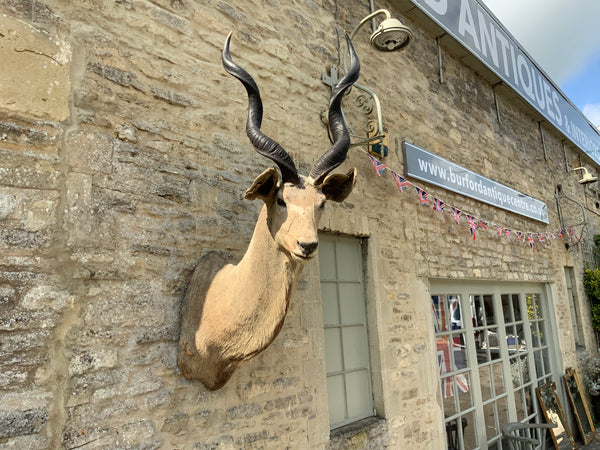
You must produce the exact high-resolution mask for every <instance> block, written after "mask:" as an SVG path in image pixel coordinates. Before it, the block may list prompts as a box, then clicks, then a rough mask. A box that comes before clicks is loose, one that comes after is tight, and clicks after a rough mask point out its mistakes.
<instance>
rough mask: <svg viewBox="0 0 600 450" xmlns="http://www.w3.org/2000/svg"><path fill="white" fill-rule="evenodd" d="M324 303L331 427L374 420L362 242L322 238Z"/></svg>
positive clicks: (322, 288) (340, 238)
mask: <svg viewBox="0 0 600 450" xmlns="http://www.w3.org/2000/svg"><path fill="white" fill-rule="evenodd" d="M319 246H320V249H319V266H320V272H321V299H322V308H323V326H324V327H325V363H326V367H327V396H328V403H329V424H330V427H331V428H332V429H333V428H338V427H340V426H343V425H346V424H349V423H351V422H354V421H357V420H360V419H364V418H365V417H369V416H372V415H373V414H374V410H373V394H372V384H371V367H370V356H369V344H368V336H367V318H366V310H365V299H364V282H363V271H362V251H361V241H360V240H359V239H354V238H347V237H340V236H329V235H322V236H321V237H320V243H319Z"/></svg>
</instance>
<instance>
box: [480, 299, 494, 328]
mask: <svg viewBox="0 0 600 450" xmlns="http://www.w3.org/2000/svg"><path fill="white" fill-rule="evenodd" d="M483 309H484V312H485V324H486V325H495V324H496V316H495V315H494V304H493V300H492V296H491V295H484V296H483Z"/></svg>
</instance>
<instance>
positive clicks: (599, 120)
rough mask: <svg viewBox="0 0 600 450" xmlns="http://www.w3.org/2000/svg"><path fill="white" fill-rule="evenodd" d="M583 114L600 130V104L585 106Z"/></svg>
mask: <svg viewBox="0 0 600 450" xmlns="http://www.w3.org/2000/svg"><path fill="white" fill-rule="evenodd" d="M582 112H583V114H584V115H585V116H586V117H587V118H588V120H589V121H590V122H592V123H593V124H594V126H596V127H599V128H600V103H594V104H589V105H585V106H584V107H583V111H582Z"/></svg>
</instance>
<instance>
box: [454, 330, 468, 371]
mask: <svg viewBox="0 0 600 450" xmlns="http://www.w3.org/2000/svg"><path fill="white" fill-rule="evenodd" d="M450 336H451V341H452V358H453V361H454V366H453V367H454V370H460V369H464V368H466V367H468V364H469V363H468V359H467V347H466V346H465V333H460V334H457V333H452V334H451V335H450Z"/></svg>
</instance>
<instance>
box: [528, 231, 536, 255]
mask: <svg viewBox="0 0 600 450" xmlns="http://www.w3.org/2000/svg"><path fill="white" fill-rule="evenodd" d="M527 240H528V241H529V246H530V247H531V250H533V253H535V243H534V241H533V235H532V234H531V233H527Z"/></svg>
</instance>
